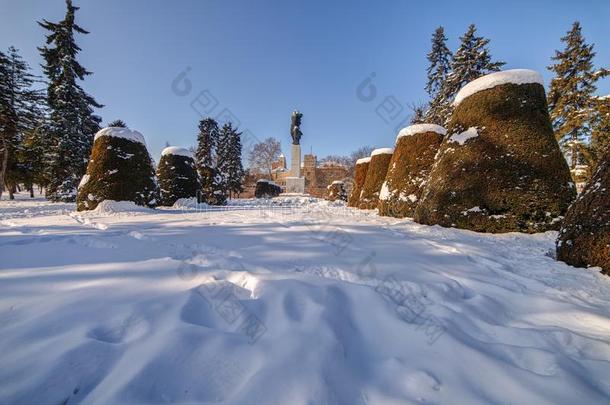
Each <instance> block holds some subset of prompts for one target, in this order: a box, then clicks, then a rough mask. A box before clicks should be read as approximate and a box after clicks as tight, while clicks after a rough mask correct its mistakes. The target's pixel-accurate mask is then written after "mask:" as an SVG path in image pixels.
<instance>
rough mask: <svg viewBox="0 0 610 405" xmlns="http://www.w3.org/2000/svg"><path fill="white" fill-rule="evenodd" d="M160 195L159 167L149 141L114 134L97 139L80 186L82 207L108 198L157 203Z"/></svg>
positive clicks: (146, 203) (79, 195) (140, 203)
mask: <svg viewBox="0 0 610 405" xmlns="http://www.w3.org/2000/svg"><path fill="white" fill-rule="evenodd" d="M158 198H159V197H158V189H157V181H156V177H155V170H154V168H153V163H152V159H151V158H150V155H149V154H148V151H147V150H146V146H145V145H143V144H141V143H139V142H134V141H132V140H128V139H124V138H118V137H113V136H101V137H99V138H97V139H96V140H95V142H94V143H93V149H92V150H91V159H90V160H89V164H88V166H87V174H86V175H85V177H84V178H83V180H82V181H81V185H80V186H79V189H78V196H77V199H76V203H77V209H78V211H83V210H92V209H95V208H96V207H97V205H98V204H99V203H100V202H101V201H104V200H115V201H133V202H134V203H136V204H138V205H142V206H148V207H154V206H156V205H157V203H158Z"/></svg>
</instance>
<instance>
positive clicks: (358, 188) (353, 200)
mask: <svg viewBox="0 0 610 405" xmlns="http://www.w3.org/2000/svg"><path fill="white" fill-rule="evenodd" d="M370 162H371V158H370V157H365V158H362V159H358V160H357V161H356V168H355V169H354V186H353V188H352V192H351V193H350V195H349V199H348V200H347V205H348V207H358V204H359V203H360V193H361V192H362V187H363V186H364V181H365V180H366V172H367V170H368V169H369V163H370Z"/></svg>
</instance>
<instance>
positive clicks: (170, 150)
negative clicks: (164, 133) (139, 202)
mask: <svg viewBox="0 0 610 405" xmlns="http://www.w3.org/2000/svg"><path fill="white" fill-rule="evenodd" d="M157 178H158V179H159V188H160V205H165V206H168V207H169V206H172V205H174V203H175V202H176V200H178V199H179V198H189V197H195V196H196V195H197V190H198V188H199V182H198V180H197V170H196V169H195V160H194V159H193V155H192V153H191V152H189V151H188V150H187V149H184V148H179V147H176V146H169V147H167V148H165V149H163V152H161V160H160V161H159V165H158V166H157Z"/></svg>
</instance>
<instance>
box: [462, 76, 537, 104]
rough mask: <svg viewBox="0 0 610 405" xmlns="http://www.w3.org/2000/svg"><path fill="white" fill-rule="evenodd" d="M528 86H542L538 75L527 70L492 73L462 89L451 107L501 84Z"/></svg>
mask: <svg viewBox="0 0 610 405" xmlns="http://www.w3.org/2000/svg"><path fill="white" fill-rule="evenodd" d="M508 83H512V84H528V83H538V84H540V85H542V86H544V81H543V80H542V76H541V75H540V73H538V72H536V71H535V70H529V69H510V70H504V71H502V72H494V73H490V74H488V75H485V76H483V77H479V78H478V79H475V80H473V81H471V82H470V83H468V84H467V85H465V86H464V87H462V89H461V90H460V91H459V92H458V94H457V95H456V96H455V100H454V101H453V106H454V107H456V106H457V105H458V104H460V103H461V102H462V101H463V100H464V99H466V98H467V97H470V96H472V95H473V94H475V93H478V92H479V91H483V90H487V89H491V88H493V87H496V86H500V85H503V84H508Z"/></svg>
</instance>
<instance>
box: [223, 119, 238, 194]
mask: <svg viewBox="0 0 610 405" xmlns="http://www.w3.org/2000/svg"><path fill="white" fill-rule="evenodd" d="M217 169H218V171H219V172H220V173H222V174H223V175H224V176H225V178H226V182H227V185H226V186H227V190H228V192H229V195H230V193H236V194H239V193H241V192H242V191H243V190H244V188H243V182H244V175H245V173H244V168H243V166H242V162H241V132H238V131H237V130H236V129H235V128H233V125H232V124H231V123H230V122H229V123H226V124H225V125H223V127H222V129H221V130H220V134H219V143H218V148H217Z"/></svg>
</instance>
